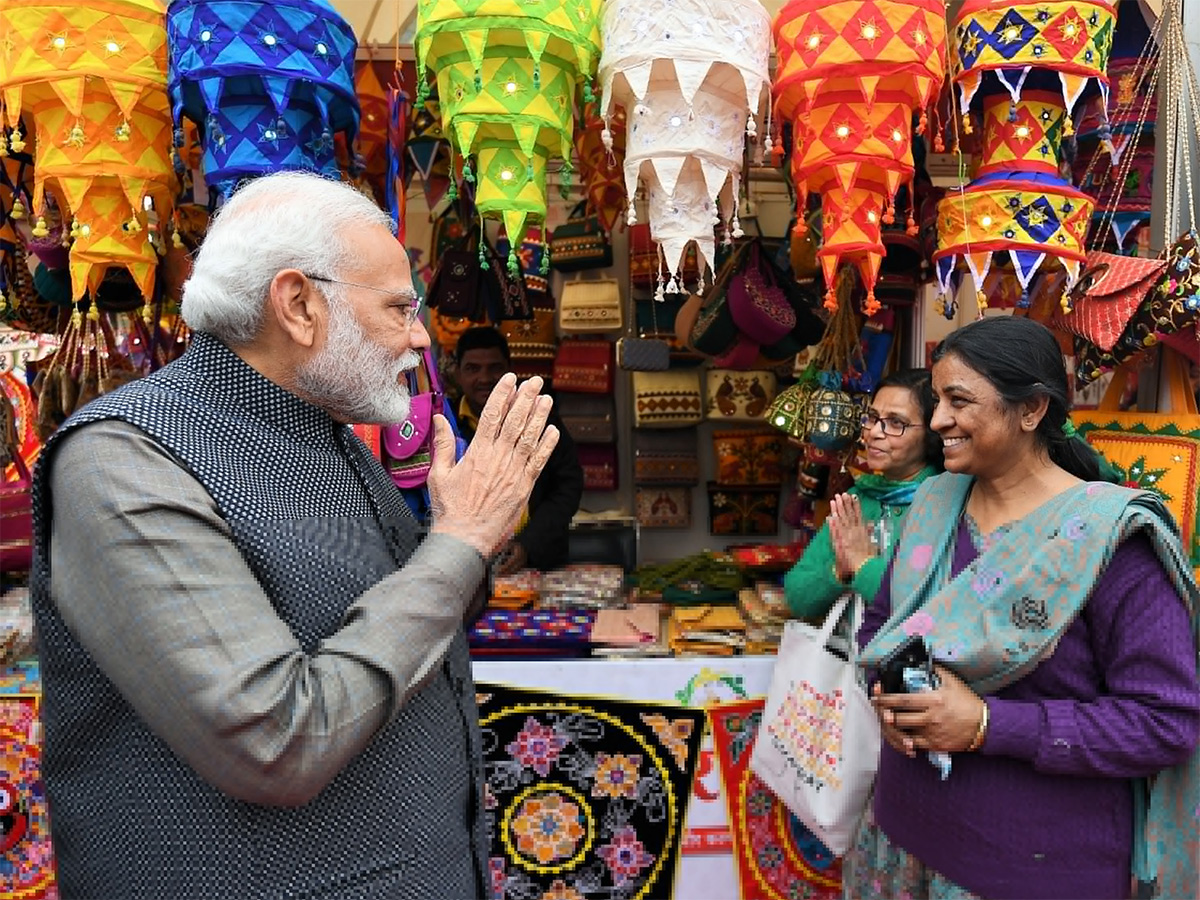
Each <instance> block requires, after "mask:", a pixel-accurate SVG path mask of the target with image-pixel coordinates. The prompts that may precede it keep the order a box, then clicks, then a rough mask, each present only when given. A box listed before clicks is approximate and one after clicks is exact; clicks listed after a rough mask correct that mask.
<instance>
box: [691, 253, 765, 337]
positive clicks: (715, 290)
mask: <svg viewBox="0 0 1200 900" xmlns="http://www.w3.org/2000/svg"><path fill="white" fill-rule="evenodd" d="M749 247H750V244H749V243H743V244H738V245H735V246H734V248H733V250H732V252H731V253H730V254H729V256H728V257H726V259H725V262H724V263H722V264H721V268H720V269H719V270H718V271H717V275H716V277H715V278H714V279H713V284H712V287H711V288H709V289H708V291H707V292H705V294H704V300H703V304H702V305H701V307H700V310H699V312H698V313H697V314H696V320H695V324H694V325H692V328H691V332H690V334H689V336H688V345H689V346H691V347H694V348H695V349H697V350H699V351H700V352H701V353H704V354H707V355H708V356H718V355H719V354H721V353H724V352H725V351H726V350H728V349H729V348H730V347H731V346H733V344H734V342H735V341H736V340H737V336H738V334H739V332H738V328H737V325H735V324H734V321H733V313H731V312H730V311H729V302H728V293H729V284H730V282H731V281H732V279H733V276H734V275H736V274H737V273H738V272H739V271H740V270H741V268H742V264H743V261H744V260H745V258H746V253H747V251H748V249H749Z"/></svg>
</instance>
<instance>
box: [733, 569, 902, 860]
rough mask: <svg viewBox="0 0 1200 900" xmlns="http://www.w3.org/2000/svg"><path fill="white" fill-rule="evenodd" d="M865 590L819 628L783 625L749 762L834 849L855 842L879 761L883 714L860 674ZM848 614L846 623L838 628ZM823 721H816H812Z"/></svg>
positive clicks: (847, 597) (846, 599) (840, 604)
mask: <svg viewBox="0 0 1200 900" xmlns="http://www.w3.org/2000/svg"><path fill="white" fill-rule="evenodd" d="M862 603H863V601H862V598H860V597H859V596H858V595H857V594H854V593H852V592H850V591H847V592H845V593H843V594H842V596H841V597H840V598H839V599H838V601H837V602H836V603H835V604H834V605H833V609H831V610H830V611H829V615H828V616H826V617H825V622H824V623H823V624H822V626H821V627H820V628H814V627H813V626H811V625H807V624H805V623H803V622H800V621H797V620H794V619H793V620H790V621H788V622H787V623H786V624H785V625H784V631H783V639H782V641H781V642H780V644H779V654H778V656H777V658H776V661H775V670H774V672H772V674H771V686H770V689H769V690H768V691H767V701H766V703H765V705H764V706H763V718H762V724H761V725H760V726H759V730H758V740H756V741H755V742H754V750H753V751H752V752H751V756H750V769H751V771H753V772H754V774H755V775H757V776H758V777H759V778H761V779H762V780H763V781H764V782H765V783H766V785H767V787H769V788H770V789H771V791H772V792H774V793H775V795H776V796H778V797H779V798H780V800H782V801H783V803H784V804H785V805H786V806H787V808H788V809H789V810H791V811H792V813H794V814H795V816H796V817H797V818H798V819H800V821H802V822H803V823H804V824H805V825H806V826H808V829H809V830H810V831H811V832H812V833H813V834H814V835H815V836H816V837H817V839H818V840H819V841H820V842H821V843H822V844H824V845H825V846H826V847H827V848H828V849H829V851H830V852H831V853H833V854H834V855H835V856H841V855H843V854H844V853H845V852H846V851H847V850H848V849H850V845H851V843H852V842H853V839H854V834H855V832H856V831H857V830H858V824H859V821H860V820H861V818H862V815H863V812H864V811H865V810H866V808H867V802H868V798H869V796H870V793H871V786H872V785H873V784H874V783H875V771H876V769H877V768H878V766H879V746H880V733H879V719H878V717H877V716H876V715H875V710H874V709H873V708H872V707H871V701H870V699H869V698H868V697H867V690H866V687H865V685H864V684H863V682H862V681H861V680H860V675H859V667H858V643H857V642H856V641H855V640H854V639H853V638H851V639H850V640H846V639H845V638H842V637H839V636H837V635H839V634H846V633H848V634H850V635H854V634H857V632H858V628H859V625H860V624H861V622H862ZM844 618H845V619H848V622H847V626H848V630H844V629H842V628H839V626H840V625H841V623H842V621H843V619H844ZM814 723H818V724H819V727H814Z"/></svg>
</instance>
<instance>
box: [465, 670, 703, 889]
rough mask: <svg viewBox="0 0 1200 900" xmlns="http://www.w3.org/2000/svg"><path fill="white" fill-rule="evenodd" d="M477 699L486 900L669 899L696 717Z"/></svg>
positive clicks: (621, 706)
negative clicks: (489, 899) (487, 841)
mask: <svg viewBox="0 0 1200 900" xmlns="http://www.w3.org/2000/svg"><path fill="white" fill-rule="evenodd" d="M476 691H477V695H476V696H477V699H478V701H479V716H480V725H481V727H482V729H483V744H484V748H485V751H484V769H485V772H486V779H487V781H486V784H485V787H484V813H485V817H486V821H487V823H488V828H489V831H490V834H491V856H490V859H489V871H490V874H491V889H492V894H493V896H494V897H497V898H500V900H504V898H509V900H517V898H533V897H538V898H541V897H559V898H574V900H600V898H605V900H610V898H618V897H619V898H634V897H636V898H647V900H648V898H656V897H661V898H667V897H670V896H671V890H672V884H673V882H674V879H675V870H676V868H677V866H678V862H679V847H680V839H681V836H682V833H683V821H684V814H685V812H686V809H687V801H688V797H689V796H690V795H691V789H692V777H693V775H694V773H695V770H696V763H697V758H698V756H699V751H700V739H701V737H702V736H703V733H704V722H705V716H704V711H703V710H699V709H689V708H686V707H682V706H680V707H676V706H670V705H667V704H662V703H637V702H627V701H618V700H600V699H596V698H592V697H565V696H563V695H561V694H558V693H549V692H545V693H544V692H541V691H529V690H521V689H517V688H510V687H505V686H502V685H497V684H482V683H481V684H479V685H477V687H476Z"/></svg>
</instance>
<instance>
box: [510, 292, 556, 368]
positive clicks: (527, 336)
mask: <svg viewBox="0 0 1200 900" xmlns="http://www.w3.org/2000/svg"><path fill="white" fill-rule="evenodd" d="M497 328H498V329H499V330H500V333H501V334H503V335H504V339H505V340H506V341H508V352H509V355H510V356H512V358H513V362H514V364H515V363H516V362H517V360H522V361H524V360H552V359H554V354H555V352H556V351H557V350H558V332H556V331H555V330H554V310H552V309H543V308H542V307H539V306H535V307H534V308H533V318H532V319H510V320H508V321H506V322H501V323H500V324H499V325H498V326H497Z"/></svg>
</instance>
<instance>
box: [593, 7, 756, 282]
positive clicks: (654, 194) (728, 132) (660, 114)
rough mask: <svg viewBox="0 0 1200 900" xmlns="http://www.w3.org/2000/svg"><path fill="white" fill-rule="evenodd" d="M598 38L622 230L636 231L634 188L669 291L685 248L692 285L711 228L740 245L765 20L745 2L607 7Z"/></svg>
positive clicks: (709, 245) (707, 257)
mask: <svg viewBox="0 0 1200 900" xmlns="http://www.w3.org/2000/svg"><path fill="white" fill-rule="evenodd" d="M601 33H602V45H603V48H604V49H603V52H602V53H601V56H600V84H601V91H602V93H601V99H600V110H601V115H603V117H604V119H605V122H606V127H605V132H604V135H603V137H604V139H605V142H606V143H608V142H609V141H611V139H612V138H611V134H610V133H609V132H608V125H607V123H610V122H611V119H612V116H613V114H614V111H615V107H616V106H624V107H625V110H626V114H627V137H626V148H625V189H626V192H627V194H628V196H629V213H628V222H629V224H631V225H632V224H634V223H635V222H636V221H637V214H636V212H635V210H634V205H633V197H634V195H635V193H636V192H637V186H638V180H639V178H640V179H642V180H644V181H645V183H646V187H647V197H648V201H649V215H650V234H651V236H652V237H653V238H654V240H656V241H658V243H659V245H660V246H661V248H662V252H663V256H664V258H665V261H666V268H667V269H668V270H669V271H670V273H671V275H670V283H669V284H667V285H666V290H668V291H672V292H674V291H676V290H680V289H681V286H680V285H679V283H678V276H679V271H680V269H681V268H682V265H683V260H684V254H685V251H686V249H687V245H688V243H689V242H690V241H695V243H696V247H697V251H698V257H699V258H698V262H699V265H700V271H701V273H702V274H701V278H702V279H703V272H704V269H705V266H706V265H711V264H712V261H713V257H714V254H715V249H716V247H715V244H716V239H715V236H714V226H715V225H718V224H721V223H724V225H725V230H726V235H727V236H732V237H740V236H741V227H740V226H739V224H738V219H737V197H738V190H739V187H740V182H741V169H742V151H743V147H744V135H747V134H748V135H749V136H750V137H752V138H753V137H755V136H756V134H757V125H756V122H755V120H754V112H756V111H757V110H758V108H759V103H760V95H761V93H762V90H763V88H764V87H765V86H768V85H769V73H768V61H769V58H770V49H771V22H770V17H769V16H768V14H767V11H766V10H765V9H763V7H762V6H761V5H760V4H759V3H758V2H757V0H650V2H646V0H608V2H606V3H605V5H604V11H603V13H602V20H601ZM768 149H769V148H768Z"/></svg>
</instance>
